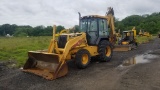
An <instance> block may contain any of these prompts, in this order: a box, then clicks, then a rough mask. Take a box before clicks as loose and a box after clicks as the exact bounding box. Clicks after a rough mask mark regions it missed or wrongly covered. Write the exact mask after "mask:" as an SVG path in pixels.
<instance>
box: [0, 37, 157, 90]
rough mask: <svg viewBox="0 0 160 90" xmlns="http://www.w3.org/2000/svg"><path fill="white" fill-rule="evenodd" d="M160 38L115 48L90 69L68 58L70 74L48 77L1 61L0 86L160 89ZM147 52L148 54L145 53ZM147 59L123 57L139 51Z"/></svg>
mask: <svg viewBox="0 0 160 90" xmlns="http://www.w3.org/2000/svg"><path fill="white" fill-rule="evenodd" d="M159 49H160V39H159V38H156V39H155V40H153V41H150V42H149V43H147V44H141V45H139V47H138V48H137V50H132V51H129V52H114V54H113V58H112V61H111V62H108V63H104V62H103V63H99V62H98V61H96V60H94V61H92V63H91V64H90V66H89V67H88V68H87V69H83V70H79V69H77V68H76V66H75V65H74V63H73V62H72V61H71V62H68V65H69V73H68V74H67V76H65V77H62V78H59V79H56V80H53V81H48V80H45V79H43V78H41V77H38V76H36V75H33V74H28V73H24V72H21V70H20V69H8V68H7V67H5V65H4V64H2V63H0V90H21V89H23V90H97V89H99V90H160V50H159ZM144 53H145V54H144ZM147 53H150V54H152V55H154V56H155V55H156V56H155V57H143V59H145V60H148V61H147V63H143V62H141V63H138V61H137V63H138V64H135V62H134V64H133V65H130V64H128V65H129V66H124V61H125V60H127V59H129V58H131V57H134V56H136V55H142V56H145V55H148V54H147Z"/></svg>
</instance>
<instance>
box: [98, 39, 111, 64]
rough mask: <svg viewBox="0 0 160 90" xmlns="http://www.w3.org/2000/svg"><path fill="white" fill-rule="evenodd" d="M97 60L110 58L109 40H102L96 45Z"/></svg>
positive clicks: (108, 59) (104, 60) (106, 60)
mask: <svg viewBox="0 0 160 90" xmlns="http://www.w3.org/2000/svg"><path fill="white" fill-rule="evenodd" d="M98 53H99V56H98V57H99V60H100V61H103V62H109V61H110V60H111V58H112V47H111V44H110V43H109V41H107V40H102V41H101V42H100V43H99V45H98Z"/></svg>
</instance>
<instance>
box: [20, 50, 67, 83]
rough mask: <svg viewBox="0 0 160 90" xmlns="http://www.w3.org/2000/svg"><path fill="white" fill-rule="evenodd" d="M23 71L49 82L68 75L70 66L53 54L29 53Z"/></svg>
mask: <svg viewBox="0 0 160 90" xmlns="http://www.w3.org/2000/svg"><path fill="white" fill-rule="evenodd" d="M28 57H29V58H28V60H27V61H26V63H25V65H24V67H23V71H24V72H29V73H34V74H36V75H39V76H42V77H44V78H46V79H48V80H53V79H56V78H58V77H62V76H64V75H66V74H67V72H68V66H67V64H66V62H64V63H63V62H61V60H60V58H61V56H60V55H58V54H53V53H44V52H34V51H33V52H28Z"/></svg>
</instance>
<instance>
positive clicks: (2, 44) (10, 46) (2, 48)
mask: <svg viewBox="0 0 160 90" xmlns="http://www.w3.org/2000/svg"><path fill="white" fill-rule="evenodd" d="M51 38H52V37H49V36H48V37H47V36H43V37H12V38H6V37H0V61H7V60H12V61H16V62H17V65H16V66H17V67H20V66H23V64H24V63H25V62H26V60H27V57H28V56H27V52H28V51H32V50H43V49H47V48H48V46H49V43H50V39H51Z"/></svg>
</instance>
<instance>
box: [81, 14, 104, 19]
mask: <svg viewBox="0 0 160 90" xmlns="http://www.w3.org/2000/svg"><path fill="white" fill-rule="evenodd" d="M93 17H95V18H103V19H107V17H106V16H100V15H87V16H82V17H81V19H82V18H93Z"/></svg>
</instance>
